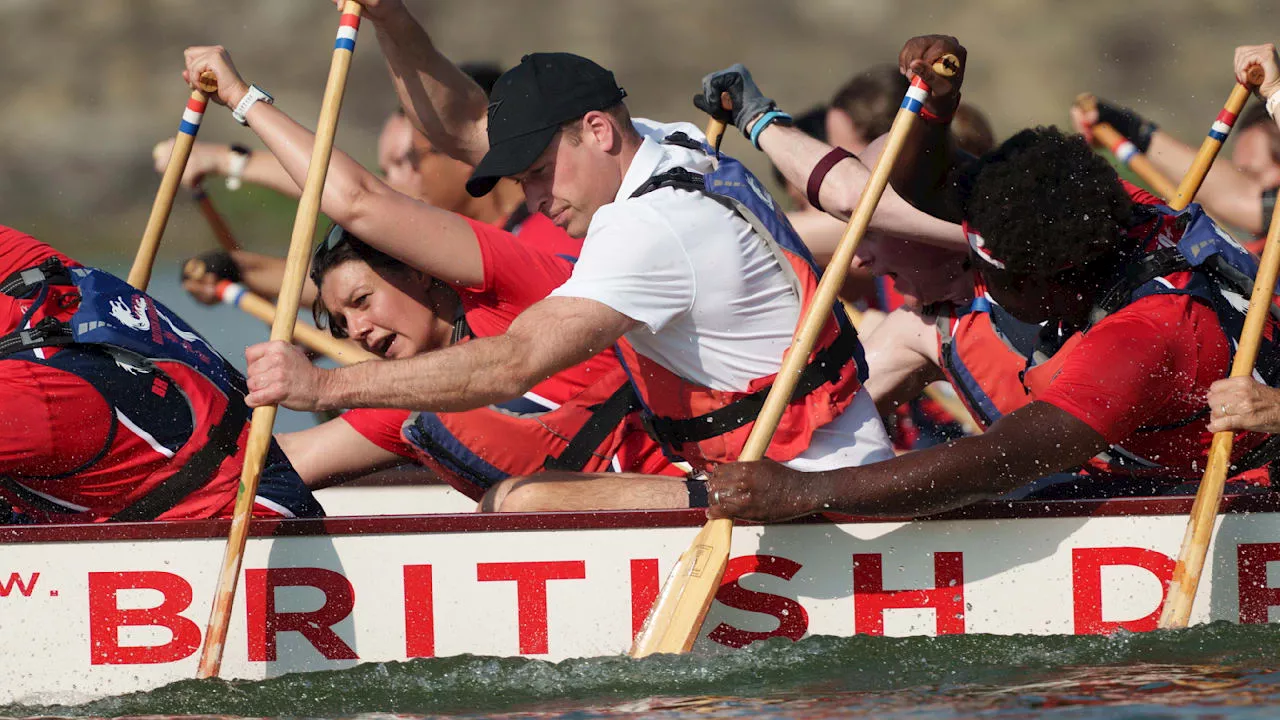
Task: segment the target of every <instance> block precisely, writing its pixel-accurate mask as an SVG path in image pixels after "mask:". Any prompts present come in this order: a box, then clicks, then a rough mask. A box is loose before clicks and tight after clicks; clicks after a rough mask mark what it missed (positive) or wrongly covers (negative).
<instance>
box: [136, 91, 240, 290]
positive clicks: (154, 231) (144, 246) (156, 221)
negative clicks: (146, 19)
mask: <svg viewBox="0 0 1280 720" xmlns="http://www.w3.org/2000/svg"><path fill="white" fill-rule="evenodd" d="M217 90H218V85H217V83H216V82H215V81H214V79H213V75H212V74H205V75H202V76H201V77H200V89H199V90H192V91H191V97H190V98H188V99H187V107H186V109H184V110H183V112H182V124H181V125H179V126H178V136H177V137H176V138H175V139H174V141H173V150H172V152H170V153H169V164H168V165H166V166H165V169H164V176H163V177H162V178H161V179H160V189H159V190H157V191H156V199H155V202H153V203H152V204H151V216H150V217H148V218H147V227H146V229H145V230H143V232H142V242H141V243H139V244H138V254H137V255H135V256H134V258H133V267H132V268H130V269H129V284H130V285H132V286H134V287H136V288H138V289H139V290H146V289H147V285H149V284H150V283H151V268H152V266H154V265H155V262H156V252H157V251H158V250H159V249H160V238H161V237H163V236H164V228H165V225H167V224H168V223H169V213H170V212H171V211H172V210H173V199H174V198H175V197H176V196H177V195H178V185H179V184H180V183H181V182H182V173H183V172H184V171H185V170H186V169H187V159H188V158H190V157H191V146H192V144H194V143H195V141H196V133H197V132H199V131H200V121H201V120H202V119H203V118H204V109H205V106H206V105H207V104H208V102H209V93H213V92H217Z"/></svg>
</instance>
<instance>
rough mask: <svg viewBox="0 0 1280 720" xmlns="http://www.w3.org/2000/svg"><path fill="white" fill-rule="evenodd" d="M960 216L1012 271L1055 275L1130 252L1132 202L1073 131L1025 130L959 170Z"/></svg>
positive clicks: (1108, 167)
mask: <svg viewBox="0 0 1280 720" xmlns="http://www.w3.org/2000/svg"><path fill="white" fill-rule="evenodd" d="M955 190H956V195H955V197H956V201H957V205H958V208H957V209H958V210H959V212H960V215H961V216H962V217H963V218H964V219H965V220H966V221H967V222H968V223H969V225H970V227H971V228H972V230H973V231H974V232H977V233H980V234H981V235H982V237H983V240H984V241H985V243H986V248H987V250H988V251H989V252H990V253H991V254H992V256H994V257H995V258H997V259H999V260H1000V261H1001V262H1003V263H1005V266H1006V269H1007V270H1008V271H1009V272H1013V273H1022V274H1028V275H1038V276H1053V275H1057V274H1059V273H1060V272H1062V271H1063V270H1064V269H1066V268H1081V267H1082V266H1084V265H1085V264H1087V263H1090V261H1092V260H1096V259H1099V258H1101V257H1103V256H1105V255H1112V254H1115V253H1118V252H1130V251H1132V250H1133V249H1134V248H1133V247H1132V246H1133V245H1134V243H1135V241H1134V240H1132V239H1129V238H1127V237H1126V235H1125V233H1124V230H1125V228H1127V227H1128V226H1129V224H1130V221H1131V215H1132V202H1131V201H1130V199H1129V195H1128V193H1127V192H1125V189H1124V186H1123V185H1122V184H1121V182H1120V177H1119V176H1118V175H1116V172H1115V170H1114V169H1112V167H1111V165H1110V164H1108V163H1107V161H1106V160H1105V159H1103V158H1102V157H1101V156H1099V155H1097V154H1096V153H1094V152H1093V150H1091V149H1090V148H1089V145H1088V143H1086V142H1085V140H1084V138H1083V137H1081V136H1079V135H1066V134H1064V133H1062V132H1061V131H1059V130H1058V129H1057V128H1056V127H1036V128H1030V129H1027V130H1023V131H1022V132H1020V133H1018V134H1017V135H1014V136H1013V137H1011V138H1009V139H1008V140H1006V141H1005V142H1004V143H1002V144H1001V145H1000V146H999V147H997V148H996V149H995V150H992V151H991V152H989V153H987V154H986V155H983V156H982V157H981V158H979V159H978V160H977V161H975V162H973V163H971V164H970V165H969V166H968V167H966V168H964V169H963V170H961V171H960V172H959V173H957V176H956V182H955Z"/></svg>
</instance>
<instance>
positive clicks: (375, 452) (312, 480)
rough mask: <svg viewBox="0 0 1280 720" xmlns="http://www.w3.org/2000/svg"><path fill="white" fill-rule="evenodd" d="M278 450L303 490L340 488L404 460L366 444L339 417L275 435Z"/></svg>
mask: <svg viewBox="0 0 1280 720" xmlns="http://www.w3.org/2000/svg"><path fill="white" fill-rule="evenodd" d="M276 442H278V443H279V444H280V449H281V450H284V454H285V455H287V456H288V457H289V463H290V464H292V465H293V469H294V470H297V471H298V475H300V476H301V477H302V481H303V482H304V483H306V485H307V487H309V488H311V489H313V490H316V489H319V488H326V487H330V486H333V485H341V484H342V483H344V482H347V481H349V480H354V479H356V478H358V477H362V476H364V475H367V474H369V473H371V472H374V471H375V470H381V469H383V468H388V467H393V466H395V465H399V464H401V463H403V462H404V458H402V457H400V456H399V455H396V454H395V453H393V452H389V451H387V450H383V449H382V448H380V447H378V446H377V445H374V444H373V443H371V442H369V440H367V439H366V438H365V437H364V436H363V435H361V434H360V433H358V432H356V430H355V428H353V427H351V426H350V425H348V424H347V423H346V421H344V420H343V419H342V418H335V419H333V420H330V421H329V422H326V423H322V424H320V425H317V426H315V427H313V428H307V429H306V430H301V431H299V432H292V433H281V434H279V435H276Z"/></svg>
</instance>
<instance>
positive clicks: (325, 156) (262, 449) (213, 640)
mask: <svg viewBox="0 0 1280 720" xmlns="http://www.w3.org/2000/svg"><path fill="white" fill-rule="evenodd" d="M360 11H361V6H360V4H359V3H356V2H354V0H347V3H346V5H345V6H344V7H343V10H342V20H341V21H340V25H339V30H338V40H337V42H335V46H334V51H333V61H332V63H331V64H330V66H329V79H328V81H327V82H326V84H325V89H324V99H323V101H322V102H321V105H320V120H319V122H318V123H317V126H316V139H315V146H314V148H313V149H312V152H311V165H310V167H309V168H308V169H307V180H306V182H305V183H304V184H303V187H302V198H301V200H300V201H299V202H298V213H297V216H296V217H295V218H294V221H293V235H292V237H291V238H290V240H289V254H288V256H287V257H286V259H285V270H284V280H283V282H282V283H281V288H280V298H279V299H280V304H279V307H278V308H277V310H276V313H275V319H274V321H273V322H272V324H271V339H272V340H282V341H284V342H290V341H292V340H293V326H294V322H295V321H296V320H297V316H298V305H299V303H300V302H301V297H302V285H303V280H304V279H305V278H306V272H307V262H308V259H309V255H310V250H311V242H312V240H311V239H312V236H313V235H314V234H315V229H316V216H317V214H318V213H319V212H320V197H321V193H322V192H323V190H324V179H325V175H326V174H327V173H328V170H329V155H330V153H331V152H332V150H333V138H334V135H335V134H336V132H337V129H338V113H339V111H340V110H341V109H342V95H343V92H344V91H345V90H346V85H347V71H348V70H349V69H350V67H351V56H352V52H353V51H354V49H355V29H357V28H358V27H359V24H360ZM275 419H276V406H275V405H264V406H262V407H258V408H254V410H253V417H252V421H251V427H250V430H249V441H248V444H247V446H246V449H245V454H244V468H243V470H242V471H241V474H240V489H239V492H238V493H237V494H236V505H235V514H234V515H233V516H232V519H231V531H230V533H229V534H228V537H227V549H226V553H225V555H224V556H223V560H222V572H221V574H220V576H219V577H218V589H217V592H216V593H215V595H214V600H213V610H212V612H211V613H210V615H209V626H208V629H207V630H206V632H205V641H204V648H203V650H202V651H201V654H200V667H199V670H198V672H197V676H198V677H202V678H206V677H213V676H215V675H217V674H218V671H219V670H220V669H221V666H222V652H223V646H224V645H225V643H226V638H227V625H228V624H229V623H230V621H231V606H232V602H233V600H234V599H235V593H236V586H237V585H238V584H239V579H240V566H241V564H242V562H243V560H244V547H245V542H246V540H247V539H248V533H249V519H250V518H251V517H252V515H253V503H254V497H255V495H256V494H257V491H258V479H259V477H260V475H261V474H262V466H263V463H264V461H265V459H266V456H267V450H268V449H270V447H271V431H272V428H273V427H274V425H275Z"/></svg>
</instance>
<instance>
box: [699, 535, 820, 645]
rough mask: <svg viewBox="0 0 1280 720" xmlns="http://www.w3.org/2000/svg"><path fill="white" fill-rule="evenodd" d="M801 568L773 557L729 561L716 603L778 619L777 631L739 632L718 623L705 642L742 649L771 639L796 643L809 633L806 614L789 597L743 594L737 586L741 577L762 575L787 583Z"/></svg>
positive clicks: (794, 562)
mask: <svg viewBox="0 0 1280 720" xmlns="http://www.w3.org/2000/svg"><path fill="white" fill-rule="evenodd" d="M801 567H803V566H802V565H801V564H800V563H798V562H796V561H795V560H788V559H787V558H782V557H777V556H776V555H743V556H742V557H736V558H733V559H732V560H730V561H729V564H728V565H727V566H726V567H725V571H724V580H722V581H721V584H720V590H719V592H717V593H716V599H717V600H719V601H720V602H722V603H724V604H725V605H728V606H729V607H731V608H736V609H738V610H746V611H748V612H757V613H762V614H765V615H772V616H773V617H775V618H777V619H778V627H777V628H775V629H773V630H769V631H767V632H761V631H756V630H743V629H741V628H736V627H734V626H732V625H730V624H728V623H723V622H722V623H720V624H719V625H717V626H716V627H715V628H714V629H713V630H712V631H711V633H710V634H709V635H708V636H707V637H708V638H709V639H711V640H713V641H715V642H718V643H720V644H721V645H727V646H729V647H732V648H740V647H746V646H747V645H750V644H751V643H753V642H755V641H757V640H764V639H766V638H771V637H787V638H791V639H792V640H799V639H800V638H802V637H804V634H805V632H806V631H807V630H808V629H809V613H807V612H805V609H804V607H803V606H802V605H801V604H800V603H798V602H796V601H795V600H793V599H791V598H789V597H782V596H781V595H773V594H770V593H764V592H758V591H755V590H747V589H746V588H744V587H742V586H741V585H739V584H738V580H739V579H740V578H741V577H742V576H743V575H750V574H751V573H765V574H766V575H773V576H774V577H780V578H782V579H783V580H790V579H791V578H793V577H795V574H796V573H797V572H800V568H801Z"/></svg>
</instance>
